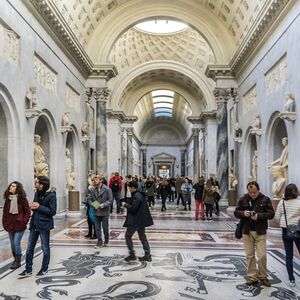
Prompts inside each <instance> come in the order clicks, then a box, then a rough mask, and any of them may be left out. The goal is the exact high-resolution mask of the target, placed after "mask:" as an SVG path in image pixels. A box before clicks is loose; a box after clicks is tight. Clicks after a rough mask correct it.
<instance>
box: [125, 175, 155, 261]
mask: <svg viewBox="0 0 300 300" xmlns="http://www.w3.org/2000/svg"><path fill="white" fill-rule="evenodd" d="M128 187H129V189H130V192H131V198H130V199H128V200H127V203H125V202H123V203H122V205H123V206H124V207H126V208H127V216H126V220H125V223H124V225H123V226H124V227H127V230H126V233H125V239H126V244H127V247H128V250H129V256H128V257H126V258H125V260H126V261H131V260H136V256H135V252H134V250H133V243H132V236H133V234H134V233H135V232H136V231H137V232H138V235H139V239H140V241H141V242H142V244H143V249H144V251H145V255H144V256H143V257H139V260H141V261H152V258H151V254H150V246H149V243H148V240H147V237H146V234H145V227H148V226H151V225H153V220H152V216H151V214H150V211H149V207H148V205H147V201H146V196H145V194H144V193H143V192H140V191H138V190H137V189H138V183H137V182H136V181H130V182H129V183H128Z"/></svg>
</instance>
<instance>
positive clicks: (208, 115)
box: [199, 110, 217, 122]
mask: <svg viewBox="0 0 300 300" xmlns="http://www.w3.org/2000/svg"><path fill="white" fill-rule="evenodd" d="M216 117H217V111H216V110H212V111H203V112H202V113H201V114H200V117H199V118H200V120H201V121H202V122H205V121H207V120H208V119H216Z"/></svg>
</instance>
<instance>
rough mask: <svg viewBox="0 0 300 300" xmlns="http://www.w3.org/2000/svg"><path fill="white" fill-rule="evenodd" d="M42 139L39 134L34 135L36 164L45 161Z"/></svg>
mask: <svg viewBox="0 0 300 300" xmlns="http://www.w3.org/2000/svg"><path fill="white" fill-rule="evenodd" d="M41 141H42V139H41V136H40V135H38V134H35V135H34V164H35V165H36V164H38V163H41V162H45V160H46V159H45V152H44V150H43V148H42V147H41V146H40V143H41Z"/></svg>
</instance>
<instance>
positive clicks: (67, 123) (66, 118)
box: [62, 112, 71, 126]
mask: <svg viewBox="0 0 300 300" xmlns="http://www.w3.org/2000/svg"><path fill="white" fill-rule="evenodd" d="M70 124H71V121H70V113H69V112H65V113H64V116H63V119H62V126H70Z"/></svg>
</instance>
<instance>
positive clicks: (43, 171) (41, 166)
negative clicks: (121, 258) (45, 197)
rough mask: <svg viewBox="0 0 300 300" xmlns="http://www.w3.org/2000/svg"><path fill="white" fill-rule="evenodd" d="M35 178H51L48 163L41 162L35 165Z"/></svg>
mask: <svg viewBox="0 0 300 300" xmlns="http://www.w3.org/2000/svg"><path fill="white" fill-rule="evenodd" d="M35 176H36V177H37V176H46V177H49V167H48V165H47V164H46V163H44V162H40V163H38V164H36V165H35Z"/></svg>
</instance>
